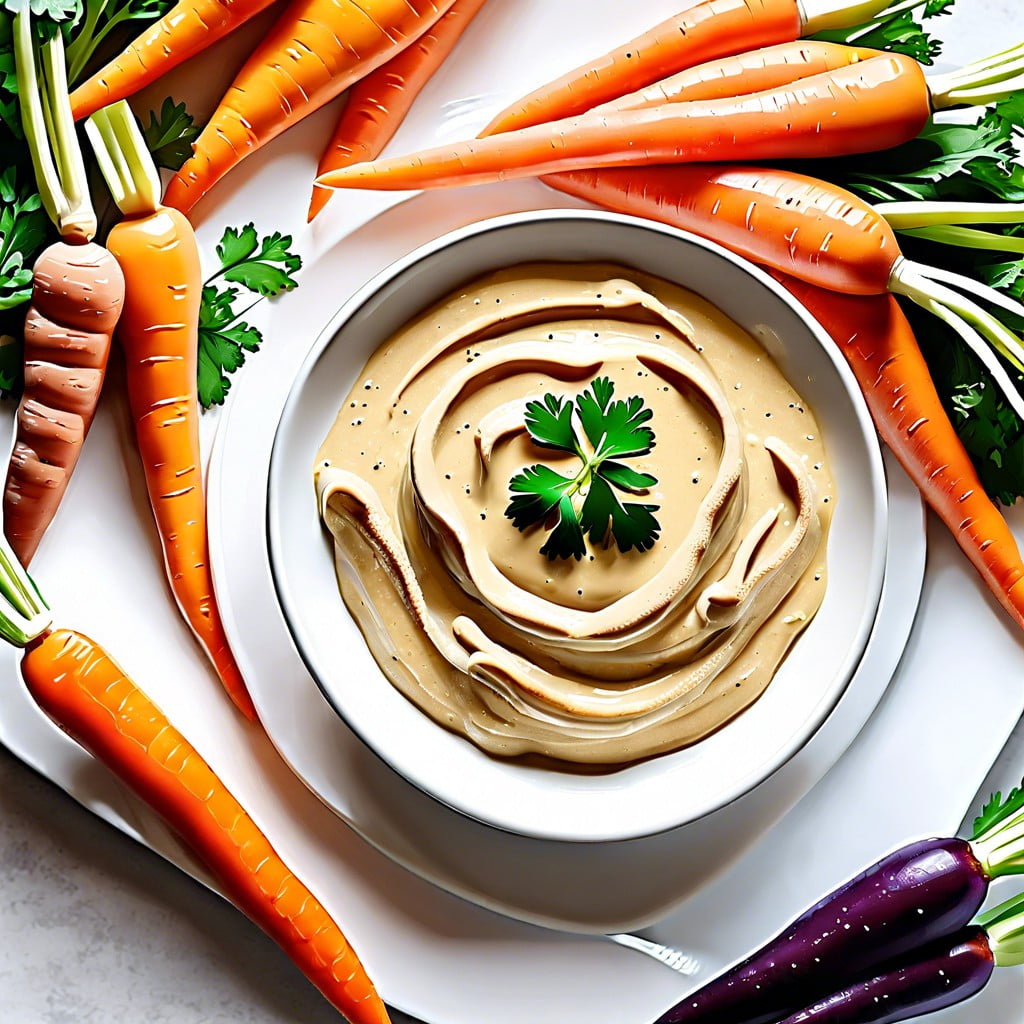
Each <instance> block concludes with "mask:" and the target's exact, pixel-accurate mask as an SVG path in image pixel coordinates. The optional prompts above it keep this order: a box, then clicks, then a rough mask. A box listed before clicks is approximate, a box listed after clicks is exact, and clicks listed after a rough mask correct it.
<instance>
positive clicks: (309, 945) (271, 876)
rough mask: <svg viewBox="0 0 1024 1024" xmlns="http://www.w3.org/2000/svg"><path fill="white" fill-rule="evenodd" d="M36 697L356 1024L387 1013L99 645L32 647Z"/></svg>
mask: <svg viewBox="0 0 1024 1024" xmlns="http://www.w3.org/2000/svg"><path fill="white" fill-rule="evenodd" d="M21 673H22V677H23V679H24V680H25V684H26V686H27V687H28V691H29V693H30V694H31V696H32V698H33V700H35V702H36V703H37V704H38V705H39V706H40V707H41V708H42V710H43V711H44V712H45V713H46V714H47V715H48V716H49V717H50V718H51V719H52V720H53V721H54V722H55V724H56V725H58V726H59V727H60V728H61V729H63V730H64V731H65V732H66V733H68V735H70V736H71V737H72V739H74V740H76V741H77V742H78V743H80V744H81V745H82V746H83V747H85V749H86V750H88V751H89V752H90V753H91V754H93V755H94V756H95V757H96V758H98V759H99V760H100V761H102V762H103V764H105V765H106V766H107V767H108V768H110V769H111V770H112V771H113V772H114V774H115V775H117V777H118V778H119V779H120V780H121V781H122V782H124V783H125V784H126V785H127V786H128V787H129V789H131V790H132V792H134V793H135V794H136V795H137V796H138V797H140V798H141V799H142V800H144V801H145V802H146V803H147V804H149V806H150V807H152V808H153V809H154V810H155V811H156V812H157V813H158V814H159V815H160V816H161V817H162V818H163V819H164V821H166V822H167V824H168V825H169V826H170V828H171V829H172V830H173V831H174V832H176V833H177V834H178V835H179V836H180V837H181V839H182V840H183V842H184V843H185V845H186V846H187V847H188V848H189V849H190V850H191V851H192V852H193V853H194V854H195V855H196V856H197V857H198V858H199V860H201V861H202V862H203V864H205V865H206V867H207V868H208V869H209V871H210V872H211V874H212V875H213V877H214V878H215V879H216V881H217V884H218V886H219V888H220V889H221V891H222V892H223V893H224V895H225V896H227V897H228V899H230V900H231V902H232V903H234V904H235V906H236V907H238V909H239V910H241V911H242V912H243V913H244V914H245V915H246V916H247V917H248V918H249V919H250V920H251V921H253V923H254V924H256V925H258V926H259V927H260V928H262V929H263V930H264V931H265V932H266V933H267V934H268V935H269V936H270V937H271V938H272V939H273V940H274V941H275V942H276V943H277V944H278V945H279V946H280V947H281V949H282V950H283V951H284V952H285V953H287V954H288V956H289V957H290V958H291V959H292V961H293V962H294V963H295V964H296V965H297V966H298V967H299V968H300V970H302V972H303V973H304V974H305V975H306V977H307V978H308V979H309V980H310V981H311V982H312V983H313V984H314V985H316V987H317V988H318V989H320V991H321V992H322V993H323V995H324V996H325V997H326V998H327V1000H328V1001H329V1002H330V1003H331V1005H333V1006H334V1007H335V1008H336V1009H337V1010H339V1011H340V1012H341V1013H342V1014H344V1015H345V1016H346V1017H347V1018H348V1020H350V1021H351V1022H352V1024H386V1022H387V1021H388V1014H387V1010H386V1009H385V1007H384V1003H383V1002H382V1001H381V998H380V996H379V995H378V994H377V992H376V990H375V989H374V987H373V984H372V982H371V981H370V979H369V977H368V976H367V974H366V971H365V969H364V968H363V966H362V964H361V963H360V961H359V958H358V957H357V955H356V954H355V952H354V951H353V950H352V947H351V946H350V945H349V943H348V941H347V940H346V938H345V936H344V934H343V933H342V931H341V929H340V928H339V927H338V925H337V924H336V923H335V921H334V919H333V918H332V917H331V916H330V914H329V913H328V912H327V910H326V909H325V908H324V907H323V906H322V904H321V903H320V902H319V901H318V900H317V898H316V897H315V896H314V895H313V894H312V893H311V892H310V891H309V889H308V888H307V887H306V885H305V884H304V883H303V882H302V881H301V880H300V879H299V878H297V877H296V876H295V874H293V872H292V871H291V870H290V869H289V867H288V866H287V864H285V863H284V861H282V860H281V857H280V855H279V854H278V853H277V851H276V850H275V849H274V847H273V846H272V845H271V844H270V841H269V840H268V839H267V837H266V836H265V835H264V834H263V832H261V831H260V829H259V828H258V826H257V825H256V823H255V822H254V821H253V820H252V818H251V817H250V816H249V815H248V813H247V812H246V810H245V808H244V807H243V806H242V805H241V804H240V803H239V802H238V800H237V799H236V798H235V797H234V796H233V795H232V794H231V792H230V791H229V790H228V789H227V787H226V786H225V785H224V783H223V782H222V781H221V780H220V779H219V778H218V777H217V775H216V774H215V773H214V772H213V770H212V769H211V768H210V766H209V765H208V764H207V763H206V761H204V760H203V758H202V756H201V755H200V754H199V753H198V752H197V751H196V750H195V748H194V747H192V745H191V744H190V743H189V742H188V740H187V739H186V738H185V737H184V736H183V735H182V734H181V733H180V732H178V730H177V729H175V728H174V726H173V725H172V724H171V723H170V722H169V721H168V720H167V718H166V716H165V715H164V714H163V712H162V711H161V710H160V709H159V708H158V707H156V705H155V704H153V702H152V701H151V700H150V699H149V698H148V697H147V696H146V695H145V694H144V693H143V692H142V691H141V690H140V689H138V687H137V686H135V684H134V683H132V682H131V680H130V679H128V678H127V676H126V675H125V673H124V671H123V670H122V669H121V668H120V667H119V666H118V665H117V664H116V663H115V662H114V661H113V659H112V658H111V657H110V656H109V655H108V654H107V653H106V652H105V651H104V650H103V649H102V648H101V647H99V646H98V645H97V644H96V643H94V642H93V641H92V640H90V639H88V637H85V636H82V635H81V634H80V633H75V632H73V631H71V630H66V629H62V630H57V631H54V632H48V631H47V632H45V633H43V634H42V635H41V636H39V637H37V638H35V639H33V640H31V641H30V642H29V646H28V649H27V650H26V652H25V655H24V658H23V659H22V662H21Z"/></svg>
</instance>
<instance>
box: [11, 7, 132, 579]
mask: <svg viewBox="0 0 1024 1024" xmlns="http://www.w3.org/2000/svg"><path fill="white" fill-rule="evenodd" d="M31 19H32V14H31V11H29V10H27V9H26V10H25V11H23V12H22V13H21V14H19V15H18V16H17V17H16V18H15V19H14V24H13V26H12V29H13V33H12V34H13V39H14V54H15V63H16V67H17V79H18V86H19V89H18V93H19V104H20V110H21V119H22V123H23V125H24V127H25V137H26V140H27V146H28V149H29V153H30V155H31V157H32V166H33V170H34V172H35V178H36V184H37V186H38V188H39V194H40V198H41V202H42V205H43V208H44V209H45V210H46V213H47V215H48V216H49V217H50V219H51V220H52V221H53V223H54V225H56V227H57V231H58V234H59V235H60V236H61V241H59V242H56V243H54V244H53V245H51V246H49V248H47V249H46V250H45V251H44V252H43V253H41V254H40V256H39V258H38V259H37V260H36V262H35V265H34V267H33V272H32V301H31V304H30V306H29V310H28V315H27V316H26V318H25V331H24V334H25V350H24V360H25V374H24V376H25V389H24V394H23V395H22V398H21V402H20V403H19V405H18V415H17V430H16V433H15V441H14V450H13V451H12V453H11V459H10V463H9V466H8V470H7V480H6V482H5V485H4V498H3V511H4V530H5V532H6V534H7V537H8V539H9V540H10V541H11V543H12V544H13V546H14V549H15V551H16V552H17V555H18V557H19V558H20V559H22V561H23V562H24V563H25V564H26V565H27V564H28V562H29V561H30V560H31V558H32V556H33V555H34V554H35V551H36V548H37V547H38V545H39V542H40V540H41V539H42V536H43V533H44V532H45V530H46V528H47V527H48V526H49V525H50V523H51V522H52V520H53V517H54V515H55V514H56V512H57V508H58V506H59V505H60V502H61V499H62V498H63V497H64V493H65V491H66V489H67V486H68V482H69V480H70V479H71V474H72V473H73V472H74V469H75V466H76V465H77V463H78V457H79V454H80V453H81V450H82V444H83V442H84V441H85V435H86V434H87V433H88V432H89V427H90V425H91V423H92V419H93V416H94V414H95V412H96V406H97V403H98V402H99V398H100V392H101V390H102V387H103V377H104V373H105V371H106V366H107V356H108V355H109V352H110V338H111V334H112V332H113V330H114V326H115V324H116V323H117V321H118V317H119V316H120V314H121V306H122V303H123V301H124V278H123V276H122V274H121V268H120V267H119V266H118V265H117V262H116V260H115V259H114V258H113V256H111V254H110V253H109V252H107V251H106V250H105V249H103V248H102V247H101V246H99V245H96V244H95V243H94V242H93V241H92V237H93V235H94V234H95V233H96V214H95V212H94V210H93V208H92V203H91V201H90V199H89V184H88V178H87V175H86V171H85V162H84V160H83V158H82V151H81V148H80V146H79V144H78V138H77V136H76V135H75V126H74V122H73V120H72V117H71V107H70V104H69V103H68V93H67V67H66V59H65V52H64V43H63V37H62V35H61V33H59V32H57V33H55V34H53V35H52V36H51V37H50V38H49V39H47V40H46V41H45V42H40V41H39V38H38V36H37V35H36V33H34V32H33V28H32V24H31Z"/></svg>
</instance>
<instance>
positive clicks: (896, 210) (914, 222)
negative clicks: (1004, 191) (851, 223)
mask: <svg viewBox="0 0 1024 1024" xmlns="http://www.w3.org/2000/svg"><path fill="white" fill-rule="evenodd" d="M874 207H875V210H876V212H878V213H880V214H881V215H882V216H883V217H884V218H885V219H886V220H887V221H888V222H889V224H890V225H891V226H892V227H894V228H895V229H896V230H897V231H906V230H909V229H912V228H926V227H933V226H936V225H945V224H1020V223H1022V222H1024V203H956V202H927V201H924V200H920V199H918V200H914V201H912V202H891V203H875V204H874Z"/></svg>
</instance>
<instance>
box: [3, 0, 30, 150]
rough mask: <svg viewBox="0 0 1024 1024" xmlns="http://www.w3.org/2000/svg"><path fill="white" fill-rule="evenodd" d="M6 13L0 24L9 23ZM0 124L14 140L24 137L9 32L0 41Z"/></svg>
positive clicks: (15, 69)
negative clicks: (4, 39)
mask: <svg viewBox="0 0 1024 1024" xmlns="http://www.w3.org/2000/svg"><path fill="white" fill-rule="evenodd" d="M6 17H7V16H6V15H5V14H0V26H3V25H5V24H7V25H9V22H8V21H6ZM0 124H2V125H3V127H4V128H6V129H7V131H8V132H9V133H10V134H11V136H13V138H14V139H16V140H21V139H24V138H25V133H24V132H23V131H22V129H21V112H20V110H19V107H18V77H17V68H16V67H15V63H14V49H13V47H12V46H11V40H10V33H9V32H8V33H7V39H6V41H0Z"/></svg>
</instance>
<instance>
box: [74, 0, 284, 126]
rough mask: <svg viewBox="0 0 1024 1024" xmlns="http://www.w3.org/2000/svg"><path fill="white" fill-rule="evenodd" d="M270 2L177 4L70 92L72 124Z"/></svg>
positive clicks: (200, 48) (129, 92) (240, 0)
mask: <svg viewBox="0 0 1024 1024" xmlns="http://www.w3.org/2000/svg"><path fill="white" fill-rule="evenodd" d="M272 3H274V0H180V2H179V3H177V4H175V5H174V6H173V7H172V8H171V9H170V10H169V11H168V12H167V13H166V14H165V15H164V16H163V17H162V18H160V20H159V21H155V22H153V24H151V25H149V26H148V27H147V28H146V29H145V30H144V31H143V32H142V33H141V34H140V35H139V36H138V37H137V38H136V39H135V40H133V41H132V42H131V43H129V44H128V46H127V47H125V49H124V50H123V51H122V52H121V53H120V54H118V55H117V56H116V57H114V58H113V59H112V60H111V61H110V62H109V63H107V64H106V65H105V66H104V67H102V68H100V70H99V71H97V72H96V73H95V74H94V75H92V77H90V78H89V79H88V81H86V82H83V83H82V84H81V85H80V86H79V87H78V88H77V89H75V91H74V92H73V93H72V94H71V109H72V110H73V111H74V115H75V120H76V121H77V120H78V119H80V118H83V117H88V116H89V115H90V114H92V113H95V111H97V110H99V109H100V107H103V106H106V105H107V104H108V103H115V102H116V101H117V100H123V99H125V98H126V97H128V96H133V95H134V94H135V93H137V92H138V91H139V90H140V89H143V88H145V87H146V86H147V85H150V84H151V83H153V82H155V81H156V80H157V79H158V78H160V76H161V75H165V74H167V72H168V71H170V70H171V68H176V67H177V66H178V65H179V64H182V63H184V62H185V61H186V60H188V59H189V58H190V57H194V56H195V55H196V54H197V53H200V52H202V51H203V50H205V49H206V47H208V46H211V45H212V44H213V43H215V42H216V41H217V40H218V39H220V38H222V37H223V36H226V35H227V34H228V33H229V32H232V31H233V30H234V29H236V28H238V26H239V25H242V24H244V23H245V22H246V21H248V20H249V19H250V18H252V17H254V16H255V15H257V14H259V12H260V11H262V10H263V9H264V8H266V7H269V6H270V5H271V4H272Z"/></svg>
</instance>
